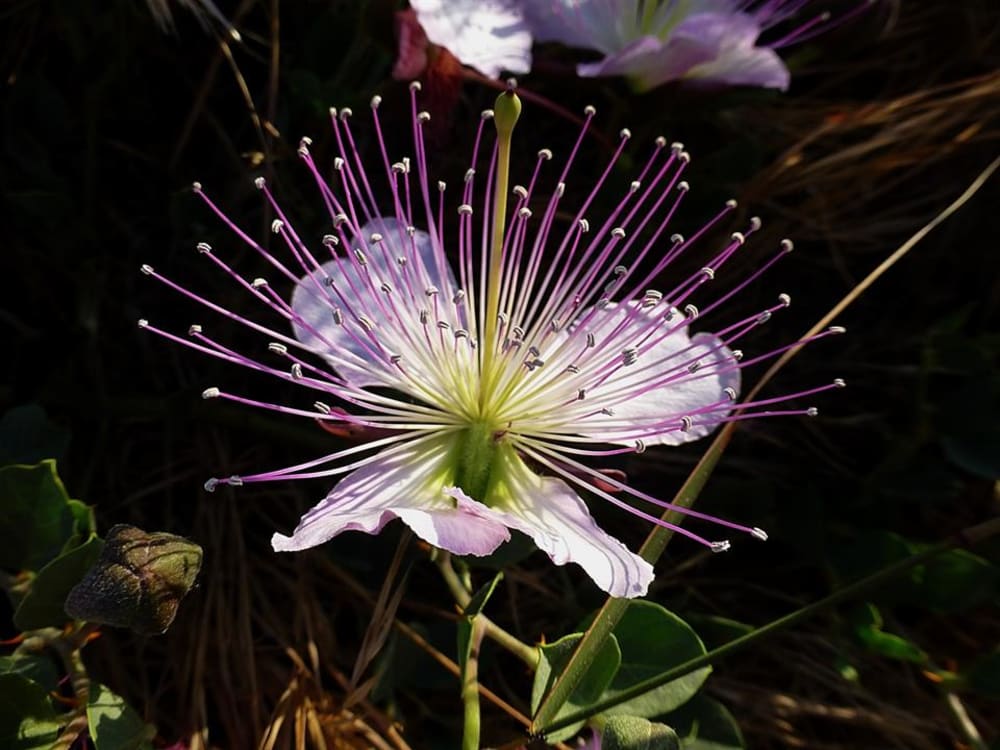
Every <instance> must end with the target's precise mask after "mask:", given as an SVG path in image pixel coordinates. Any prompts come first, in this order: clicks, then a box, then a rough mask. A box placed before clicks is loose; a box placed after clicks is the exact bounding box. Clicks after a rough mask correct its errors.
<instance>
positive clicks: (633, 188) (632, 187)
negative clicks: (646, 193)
mask: <svg viewBox="0 0 1000 750" xmlns="http://www.w3.org/2000/svg"><path fill="white" fill-rule="evenodd" d="M640 187H642V183H641V182H639V181H638V180H632V182H630V183H629V186H628V191H629V192H630V193H637V192H639V188H640Z"/></svg>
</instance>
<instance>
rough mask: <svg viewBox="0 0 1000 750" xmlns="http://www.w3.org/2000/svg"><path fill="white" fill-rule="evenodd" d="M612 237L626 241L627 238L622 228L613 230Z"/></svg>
mask: <svg viewBox="0 0 1000 750" xmlns="http://www.w3.org/2000/svg"><path fill="white" fill-rule="evenodd" d="M611 236H612V237H617V238H618V239H620V240H621V239H624V238H625V230H624V229H623V228H622V227H615V228H614V229H612V230H611Z"/></svg>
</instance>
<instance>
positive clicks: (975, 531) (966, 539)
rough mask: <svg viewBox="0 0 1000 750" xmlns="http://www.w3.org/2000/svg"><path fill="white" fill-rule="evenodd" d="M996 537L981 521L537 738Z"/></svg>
mask: <svg viewBox="0 0 1000 750" xmlns="http://www.w3.org/2000/svg"><path fill="white" fill-rule="evenodd" d="M997 534H1000V518H992V519H990V520H989V521H984V522H983V523H981V524H978V525H976V526H972V527H970V528H967V529H963V530H962V531H960V532H958V533H957V534H955V535H954V536H952V537H949V538H948V539H946V540H945V541H943V542H940V543H938V544H935V545H934V546H933V547H929V548H927V549H926V550H924V551H923V552H920V553H919V554H916V555H913V556H912V557H908V558H906V559H905V560H900V561H898V562H896V563H893V564H892V565H889V566H888V567H885V568H883V569H882V570H880V571H878V572H876V573H873V574H872V575H870V576H867V577H865V578H862V579H861V580H859V581H855V582H854V583H852V584H850V585H849V586H845V587H844V588H842V589H840V590H838V591H835V592H834V593H832V594H830V595H829V596H828V597H826V598H825V599H820V600H819V601H818V602H814V603H812V604H809V605H807V606H805V607H803V608H802V609H798V610H796V611H794V612H792V613H790V614H787V615H785V616H784V617H779V618H778V619H777V620H774V621H773V622H770V623H768V624H767V625H764V626H763V627H760V628H757V629H756V630H754V631H753V632H752V633H747V634H746V635H743V636H740V637H739V638H734V639H733V640H731V641H730V642H729V643H727V644H725V645H723V646H719V648H716V649H713V650H712V651H709V652H708V653H707V654H704V655H702V656H699V657H697V658H695V659H691V660H690V661H686V662H684V663H683V664H681V665H679V666H676V667H674V668H673V669H669V670H667V671H666V672H661V673H660V674H658V675H656V676H655V677H650V678H649V679H647V680H643V681H642V682H638V683H636V684H635V685H633V686H632V687H630V688H627V689H625V690H622V691H621V692H619V693H616V694H615V696H614V697H613V698H609V699H607V700H603V701H599V702H598V703H594V704H593V705H591V706H588V707H587V708H585V709H582V710H580V711H575V712H573V713H571V714H567V715H566V716H564V717H561V718H560V719H558V720H557V721H553V722H552V723H550V724H547V725H543V726H541V727H540V728H539V729H538V730H537V731H538V733H539V734H547V733H549V732H554V731H556V730H558V729H562V728H563V727H567V726H569V725H571V724H574V723H576V722H578V721H582V720H584V719H587V718H589V717H591V716H593V715H594V714H598V713H600V712H601V711H606V710H608V709H609V708H614V707H615V706H617V705H620V704H621V703H624V702H625V701H628V700H631V699H633V698H636V697H638V696H640V695H642V694H643V693H647V692H649V691H650V690H653V689H655V688H658V687H660V686H661V685H666V684H667V683H668V682H673V681H674V680H676V679H679V678H681V677H683V676H684V675H687V674H690V673H691V672H694V671H695V670H698V669H701V668H702V667H704V666H707V665H710V664H715V663H716V662H718V661H719V660H720V659H722V658H724V657H726V656H729V655H730V654H732V653H733V652H735V651H739V650H741V649H743V648H745V647H746V646H749V645H750V644H751V643H755V642H756V641H758V640H760V639H762V638H766V637H767V636H769V635H773V634H774V633H777V632H779V631H781V630H784V629H786V628H789V627H791V626H792V625H796V624H798V623H800V622H802V621H803V620H806V619H808V618H810V617H812V616H813V615H816V614H818V613H820V612H822V611H823V610H825V609H828V608H830V607H832V606H834V605H835V604H840V603H841V602H843V601H847V600H849V599H853V598H855V597H857V596H858V595H860V594H862V593H865V592H866V591H868V590H870V589H873V588H876V587H877V586H880V585H882V584H884V583H886V582H888V581H890V580H892V579H893V578H896V577H897V576H899V575H900V574H902V573H905V572H906V571H908V570H910V569H912V568H914V567H916V566H917V565H921V564H922V563H925V562H927V561H928V560H930V559H931V558H934V557H937V556H938V555H940V554H942V553H944V552H948V551H949V550H952V549H955V548H956V547H971V546H973V545H975V544H977V543H979V542H981V541H983V540H985V539H988V538H990V537H992V536H995V535H997Z"/></svg>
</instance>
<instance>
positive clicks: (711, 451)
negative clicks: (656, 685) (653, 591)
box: [531, 158, 1000, 731]
mask: <svg viewBox="0 0 1000 750" xmlns="http://www.w3.org/2000/svg"><path fill="white" fill-rule="evenodd" d="M998 167H1000V158H997V159H994V160H993V162H991V163H990V164H989V165H988V166H987V167H986V168H985V169H984V170H983V171H982V172H980V173H979V175H978V176H977V177H976V179H975V180H973V181H972V183H971V184H970V185H969V187H967V188H966V189H965V190H964V191H963V192H962V194H961V195H960V196H959V197H958V198H956V199H955V200H954V201H953V202H952V203H951V204H950V205H949V206H948V207H947V208H945V209H944V210H943V211H941V213H939V214H938V215H937V216H935V217H934V218H933V219H932V220H931V221H930V222H928V223H927V224H925V225H924V226H923V227H921V228H920V229H919V230H917V231H916V232H915V233H914V234H913V235H912V236H911V237H910V238H909V239H908V240H907V241H906V242H904V243H903V244H902V245H900V246H899V248H897V249H896V250H895V251H894V252H893V253H892V254H891V255H890V256H889V257H888V258H886V259H885V260H884V261H883V262H882V263H880V264H879V265H878V266H876V267H875V268H874V269H873V270H872V271H871V273H869V274H868V276H867V277H865V279H864V280H863V281H861V282H860V283H859V284H858V285H857V286H855V287H854V288H853V289H852V290H851V291H850V292H849V293H848V294H847V295H845V296H844V298H843V299H841V300H840V301H839V302H838V303H837V304H836V305H834V307H833V308H832V309H831V310H830V311H829V312H828V313H827V314H826V315H824V316H823V318H821V319H820V320H819V322H817V323H816V325H814V326H813V327H812V328H811V329H810V330H809V331H807V332H806V333H805V334H804V335H803V336H802V339H800V341H801V340H805V339H808V338H809V337H811V336H813V335H815V334H816V333H819V332H820V331H822V330H823V329H824V328H825V327H826V326H827V325H829V324H830V322H831V321H833V320H834V318H836V316H837V315H839V314H840V313H842V312H843V311H844V310H845V309H846V308H847V307H848V306H849V305H851V304H852V303H853V302H854V301H855V300H856V299H857V298H858V297H859V296H860V295H861V294H862V292H864V291H866V290H867V289H868V288H869V287H870V286H871V285H872V284H874V283H875V282H876V281H877V280H878V279H879V278H880V277H881V276H882V275H883V274H885V273H886V272H887V271H888V270H889V269H890V268H892V266H893V265H895V264H896V263H897V262H898V261H899V260H900V259H901V258H903V256H905V255H906V254H907V253H908V252H909V251H910V250H912V249H913V248H914V247H915V246H916V245H917V244H918V243H919V242H920V241H921V240H923V239H924V237H926V236H927V235H928V234H929V233H930V232H931V231H933V230H934V229H935V228H937V227H938V226H939V225H940V224H942V223H943V222H944V221H945V220H946V219H947V218H949V217H950V216H952V215H953V214H954V213H955V212H956V211H958V209H959V208H961V207H962V206H963V205H964V204H965V203H966V202H967V201H968V200H969V199H970V198H971V197H972V196H973V195H975V194H976V193H977V192H978V191H979V189H980V188H982V186H983V185H984V184H986V181H987V180H989V178H990V176H991V175H992V174H993V172H995V171H996V170H997V168H998ZM803 346H804V344H802V343H800V344H799V345H798V346H795V347H792V348H791V349H789V350H788V351H786V352H785V353H784V354H783V355H782V356H781V357H779V358H778V360H777V361H775V363H774V364H773V365H771V367H770V368H768V370H767V371H766V372H765V373H764V375H763V376H762V377H761V378H760V380H758V381H757V383H756V385H754V387H753V389H752V390H751V391H750V393H749V394H748V395H747V396H746V400H747V401H751V400H753V398H754V396H756V395H757V393H759V392H760V390H761V389H762V388H763V387H764V385H766V384H767V383H768V382H769V381H770V380H771V378H772V377H774V375H775V374H777V372H778V371H779V370H780V369H781V368H782V367H784V366H785V365H786V364H788V362H789V361H790V360H791V359H792V357H794V356H795V355H796V354H798V353H799V352H800V351H801V350H802V347H803ZM736 411H737V413H738V412H739V410H738V409H737V410H736ZM736 425H737V422H729V423H728V424H726V425H725V426H724V427H723V428H722V429H721V430H720V431H719V434H718V435H717V436H716V437H715V439H714V440H713V441H712V444H711V445H710V446H709V447H708V450H707V451H705V454H704V455H703V456H702V457H701V460H700V461H698V464H697V465H696V466H695V467H694V470H693V471H692V472H691V474H690V475H689V476H688V478H687V480H686V481H685V482H684V484H683V485H682V486H681V488H680V490H679V491H678V493H677V495H676V496H675V497H674V499H673V501H672V502H673V504H674V505H675V506H681V507H684V508H690V507H691V506H692V505H693V504H694V502H695V500H697V499H698V495H699V494H700V493H701V491H702V489H703V488H704V486H705V483H706V482H707V481H708V478H709V477H710V476H711V474H712V471H714V469H715V466H716V465H717V464H718V462H719V459H720V458H721V457H722V453H723V451H725V449H726V447H727V446H728V445H729V441H730V440H731V439H732V436H733V431H734V430H735V429H736ZM661 519H662V520H663V521H665V522H666V523H668V524H671V525H674V526H679V525H680V524H681V523H683V521H684V516H683V515H681V514H680V513H677V512H676V511H672V510H668V511H666V512H665V513H664V514H663V515H662V516H661ZM673 535H674V532H673V530H672V529H670V528H668V527H665V526H656V527H655V528H653V530H652V531H651V532H650V533H649V536H647V537H646V541H645V542H644V543H643V545H642V547H641V548H640V550H639V554H640V555H641V556H642V558H643V559H644V560H646V561H648V562H649V563H651V564H655V563H656V561H657V560H659V558H660V555H662V554H663V550H664V549H666V546H667V544H668V543H669V542H670V540H671V538H673ZM627 606H628V604H627V601H623V600H618V599H614V598H608V599H607V600H606V601H605V602H604V605H603V606H602V607H601V609H600V611H599V612H598V613H597V616H596V617H595V618H594V621H593V623H591V625H590V627H589V628H588V629H587V631H586V632H585V633H584V634H583V638H581V639H580V642H579V643H578V644H577V647H576V649H575V650H574V652H573V655H572V656H571V657H570V660H569V662H568V663H567V665H566V668H565V669H564V670H563V672H562V674H560V675H559V677H558V679H556V681H555V683H554V684H553V685H552V688H551V690H550V691H549V693H548V695H546V696H545V698H544V699H543V700H542V703H541V705H539V707H538V711H537V712H536V713H535V717H534V719H533V720H532V724H531V728H532V731H535V730H537V728H538V727H547V726H550V725H551V721H552V719H553V717H554V716H555V715H556V714H557V713H558V712H559V709H560V708H562V706H563V704H564V703H565V702H566V701H567V700H569V697H570V695H572V694H573V691H574V690H575V689H576V687H577V685H579V683H580V680H582V679H583V676H584V675H585V674H586V673H587V670H588V669H589V668H590V665H591V663H592V662H593V660H594V657H595V655H596V654H597V652H598V651H599V649H600V648H601V646H602V645H603V643H604V639H605V638H607V636H608V634H609V633H611V632H612V630H614V627H615V625H616V624H617V623H618V620H619V619H621V616H622V615H623V614H624V612H625V609H626V608H627ZM560 725H564V724H563V722H562V720H561V721H560Z"/></svg>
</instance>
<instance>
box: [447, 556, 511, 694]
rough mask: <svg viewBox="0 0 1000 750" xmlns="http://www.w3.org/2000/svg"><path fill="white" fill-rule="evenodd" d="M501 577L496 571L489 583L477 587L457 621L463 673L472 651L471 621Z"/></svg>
mask: <svg viewBox="0 0 1000 750" xmlns="http://www.w3.org/2000/svg"><path fill="white" fill-rule="evenodd" d="M502 578H503V573H497V574H496V575H495V576H493V578H492V580H490V582H489V583H487V584H486V585H485V586H483V587H482V588H481V589H479V591H477V592H476V593H475V595H473V597H472V599H470V600H469V603H468V604H467V605H466V607H465V610H464V611H463V613H462V614H463V615H464V617H462V619H460V620H459V621H458V665H459V666H460V667H461V668H462V672H463V674H464V672H465V665H466V664H467V663H468V661H469V654H470V653H471V651H472V621H473V619H475V617H476V616H477V615H479V613H481V612H482V611H483V607H485V606H486V602H487V601H489V598H490V597H491V596H492V595H493V591H494V590H495V589H496V587H497V584H498V583H500V580H501V579H502Z"/></svg>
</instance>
